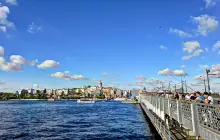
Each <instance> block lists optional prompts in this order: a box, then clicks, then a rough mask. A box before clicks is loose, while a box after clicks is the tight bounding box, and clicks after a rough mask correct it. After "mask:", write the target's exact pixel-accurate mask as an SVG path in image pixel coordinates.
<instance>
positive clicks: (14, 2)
mask: <svg viewBox="0 0 220 140" xmlns="http://www.w3.org/2000/svg"><path fill="white" fill-rule="evenodd" d="M5 2H6V3H8V4H11V5H18V2H17V0H5Z"/></svg>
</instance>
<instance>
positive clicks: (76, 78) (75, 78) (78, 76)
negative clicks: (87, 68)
mask: <svg viewBox="0 0 220 140" xmlns="http://www.w3.org/2000/svg"><path fill="white" fill-rule="evenodd" d="M71 79H72V80H84V79H86V78H85V77H84V76H82V75H72V76H71Z"/></svg>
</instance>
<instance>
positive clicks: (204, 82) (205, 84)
mask: <svg viewBox="0 0 220 140" xmlns="http://www.w3.org/2000/svg"><path fill="white" fill-rule="evenodd" d="M200 77H201V78H203V76H200ZM203 81H204V87H205V92H206V84H205V78H203Z"/></svg>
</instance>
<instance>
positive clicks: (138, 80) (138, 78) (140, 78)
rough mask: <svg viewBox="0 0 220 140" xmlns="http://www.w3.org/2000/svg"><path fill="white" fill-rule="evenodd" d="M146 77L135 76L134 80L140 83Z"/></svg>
mask: <svg viewBox="0 0 220 140" xmlns="http://www.w3.org/2000/svg"><path fill="white" fill-rule="evenodd" d="M145 79H146V78H145V77H144V76H136V80H137V82H138V83H142V82H143V81H144V80H145Z"/></svg>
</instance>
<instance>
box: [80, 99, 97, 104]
mask: <svg viewBox="0 0 220 140" xmlns="http://www.w3.org/2000/svg"><path fill="white" fill-rule="evenodd" d="M77 103H83V104H94V103H95V101H94V100H86V99H78V100H77Z"/></svg>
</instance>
